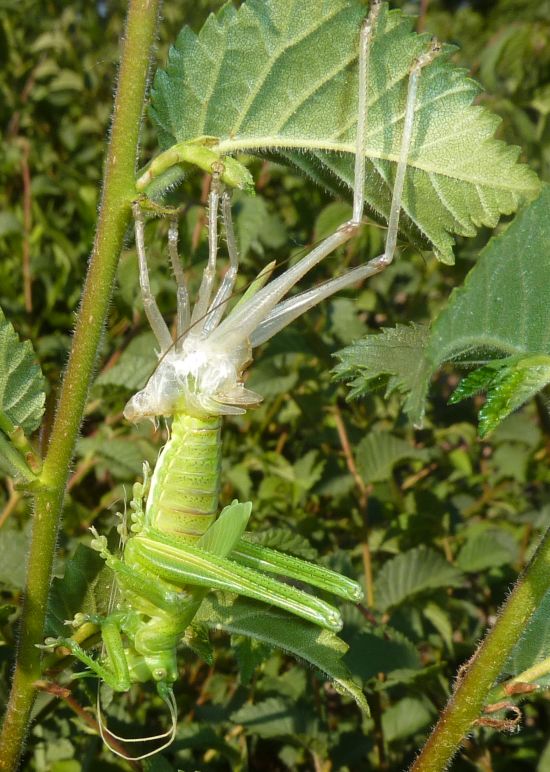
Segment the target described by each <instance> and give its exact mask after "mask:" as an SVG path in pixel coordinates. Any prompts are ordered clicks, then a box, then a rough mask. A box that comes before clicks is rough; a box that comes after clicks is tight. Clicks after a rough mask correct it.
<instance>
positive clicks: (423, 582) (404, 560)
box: [375, 547, 462, 611]
mask: <svg viewBox="0 0 550 772" xmlns="http://www.w3.org/2000/svg"><path fill="white" fill-rule="evenodd" d="M461 583H462V574H461V572H460V571H459V570H458V569H457V568H455V567H454V566H452V565H451V564H450V563H448V562H447V561H446V560H445V558H444V557H443V556H442V555H440V554H439V553H438V552H435V550H432V549H430V548H428V547H416V548H415V549H412V550H409V551H408V552H402V553H401V554H400V555H397V557H395V558H392V559H391V560H388V562H387V563H385V564H384V565H383V566H382V569H381V570H380V571H379V572H378V576H377V578H376V587H375V598H376V605H377V606H378V608H380V609H381V610H382V611H386V610H387V609H389V608H393V607H395V606H398V605H399V604H400V603H403V601H405V600H407V599H409V598H412V597H413V596H415V595H417V594H418V593H420V592H424V591H426V590H435V589H438V588H439V587H458V586H460V584H461Z"/></svg>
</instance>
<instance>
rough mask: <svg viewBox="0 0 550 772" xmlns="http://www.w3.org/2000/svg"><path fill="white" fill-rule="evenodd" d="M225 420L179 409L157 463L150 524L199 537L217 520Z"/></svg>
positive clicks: (148, 510) (148, 513) (148, 512)
mask: <svg viewBox="0 0 550 772" xmlns="http://www.w3.org/2000/svg"><path fill="white" fill-rule="evenodd" d="M220 428H221V418H220V417H219V416H214V417H211V418H196V417H194V416H189V415H186V414H182V413H179V414H177V415H175V416H174V420H173V422H172V434H171V437H170V439H169V440H168V442H167V443H166V445H165V446H164V448H163V450H162V452H161V454H160V456H159V459H158V461H157V463H156V466H155V471H154V472H153V476H152V479H151V488H150V491H149V496H148V498H147V507H146V510H145V519H146V522H147V524H148V525H150V526H152V527H153V528H156V529H158V530H159V531H162V532H163V533H166V534H177V535H178V536H179V537H180V538H181V537H185V536H187V537H189V540H190V541H195V540H196V539H197V538H198V537H199V536H201V535H202V534H203V533H204V532H205V531H206V529H207V528H208V526H209V525H210V524H211V523H212V522H213V521H214V520H215V519H216V515H217V512H218V496H219V490H220V467H221V439H220Z"/></svg>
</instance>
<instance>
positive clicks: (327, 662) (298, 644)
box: [195, 593, 369, 714]
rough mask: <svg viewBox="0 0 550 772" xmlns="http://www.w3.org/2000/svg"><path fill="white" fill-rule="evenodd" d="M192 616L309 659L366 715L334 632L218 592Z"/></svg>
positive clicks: (343, 649)
mask: <svg viewBox="0 0 550 772" xmlns="http://www.w3.org/2000/svg"><path fill="white" fill-rule="evenodd" d="M195 619H196V621H197V622H203V623H204V624H207V625H208V626H209V627H211V628H214V629H216V630H225V631H226V632H229V633H231V634H233V635H235V634H237V635H244V636H246V637H248V638H253V639H255V640H257V641H262V642H263V643H266V644H268V645H269V646H273V647H274V648H278V649H282V650H283V651H286V652H288V653H290V654H293V655H294V656H295V657H298V658H299V659H301V660H304V661H305V662H308V663H309V664H310V665H312V666H313V667H314V668H315V669H316V670H319V671H320V672H321V673H323V674H324V675H325V676H326V677H327V678H329V679H330V680H331V681H332V682H333V683H334V686H335V688H337V689H338V690H339V691H341V692H342V693H344V694H348V695H349V696H351V697H352V698H353V699H354V700H355V702H356V703H357V705H358V706H359V707H360V708H361V710H362V711H363V712H365V713H367V714H368V712H369V708H368V704H367V701H366V699H365V695H364V694H363V692H362V691H361V688H360V687H359V686H358V685H357V684H356V683H355V681H353V679H352V677H351V675H350V673H349V671H348V669H347V667H346V666H345V665H344V663H343V661H342V657H343V655H344V654H345V653H346V651H347V650H348V647H347V644H345V643H344V641H342V640H341V639H340V638H338V636H336V635H334V633H331V632H329V631H328V630H321V629H319V628H318V627H316V626H315V625H311V624H308V623H307V622H303V621H301V620H297V619H295V618H294V617H291V616H290V615H289V614H285V613H284V612H283V611H278V610H275V609H273V608H266V607H265V606H261V605H259V604H257V603H254V601H250V600H247V599H245V598H239V597H236V596H234V595H230V594H221V593H217V594H216V595H215V596H214V595H212V596H209V597H208V598H206V600H204V601H203V603H202V606H201V608H200V610H199V613H198V614H197V616H196V618H195Z"/></svg>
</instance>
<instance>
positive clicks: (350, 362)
mask: <svg viewBox="0 0 550 772" xmlns="http://www.w3.org/2000/svg"><path fill="white" fill-rule="evenodd" d="M428 340H429V328H428V327H427V326H425V325H420V324H411V325H402V324H398V325H396V327H393V328H385V329H383V330H382V332H381V333H377V334H374V335H367V336H366V337H365V338H362V339H361V340H359V341H357V342H356V343H354V344H353V345H352V346H348V348H345V349H343V350H342V351H339V352H338V353H337V354H336V356H337V357H338V359H340V364H339V365H337V367H336V368H335V370H334V372H335V375H336V377H337V378H338V379H339V380H344V381H347V382H348V385H349V386H350V388H351V391H350V395H349V398H350V399H356V398H357V397H361V396H364V395H365V394H367V393H368V392H369V391H371V390H373V389H374V388H376V387H377V386H379V385H380V383H381V382H382V381H383V382H384V383H385V384H386V396H389V395H390V394H391V393H392V392H393V391H397V392H399V393H400V394H402V395H403V396H405V402H404V410H405V413H406V414H407V415H408V416H409V418H410V420H411V421H412V422H413V423H415V424H418V423H420V422H421V421H422V417H423V415H424V401H425V396H426V391H427V388H428V379H429V377H430V375H431V369H430V365H429V363H428V360H427V358H426V353H425V349H426V346H427V344H428Z"/></svg>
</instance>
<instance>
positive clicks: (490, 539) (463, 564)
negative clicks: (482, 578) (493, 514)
mask: <svg viewBox="0 0 550 772" xmlns="http://www.w3.org/2000/svg"><path fill="white" fill-rule="evenodd" d="M516 558H517V542H516V540H515V539H514V538H513V536H511V535H510V534H509V533H507V532H506V531H503V530H502V529H498V528H491V529H488V530H485V531H482V532H481V533H479V532H474V533H472V534H471V535H470V536H469V538H468V539H467V541H466V543H465V544H464V546H463V547H462V548H461V550H460V552H459V553H458V555H457V558H456V563H457V565H458V567H459V568H460V569H461V570H462V571H466V572H477V571H485V570H486V569H488V568H496V567H497V566H502V565H511V564H512V563H513V562H514V560H515V559H516Z"/></svg>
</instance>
